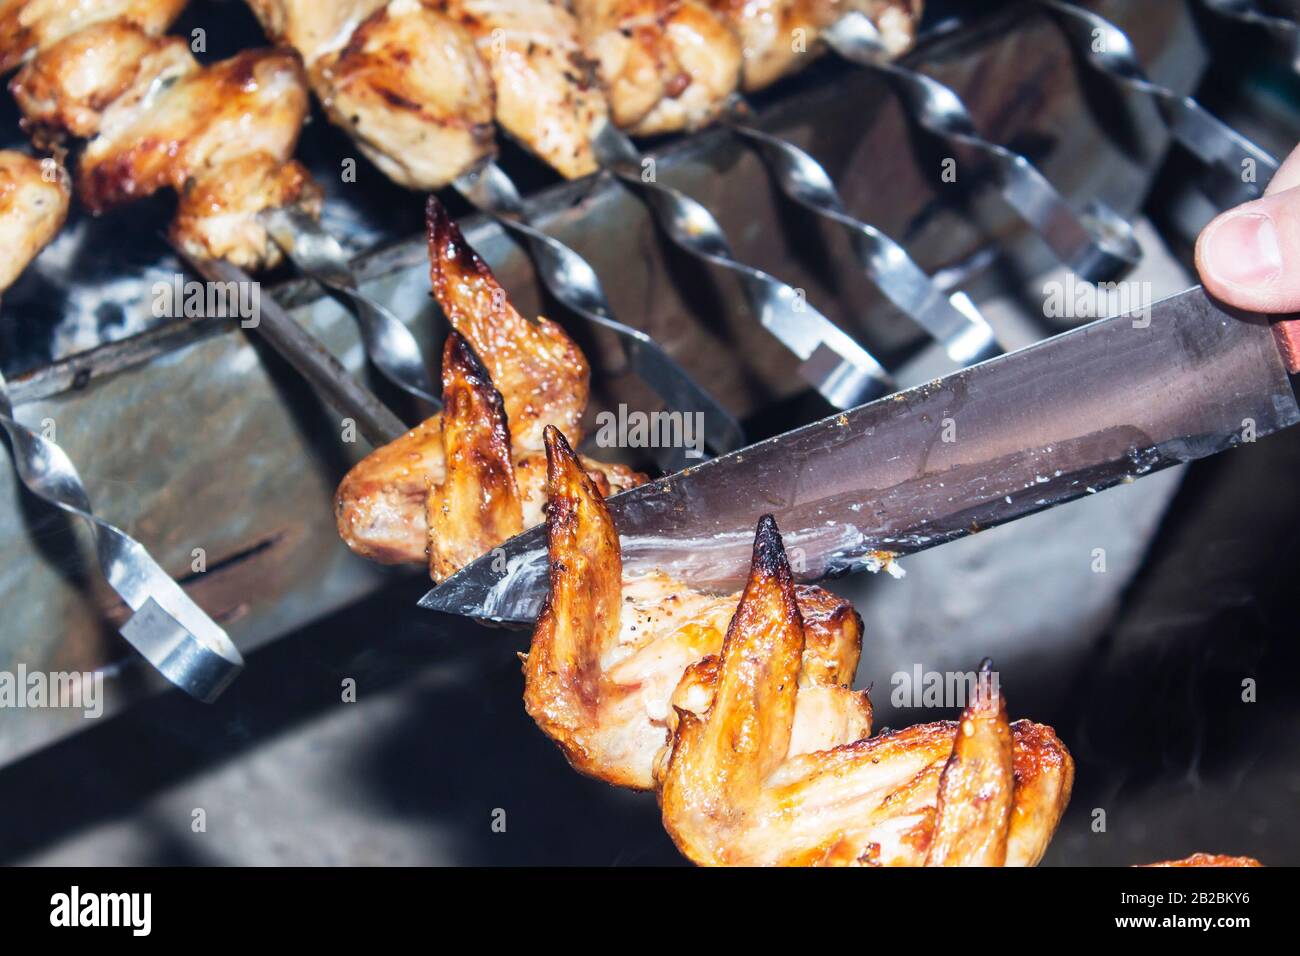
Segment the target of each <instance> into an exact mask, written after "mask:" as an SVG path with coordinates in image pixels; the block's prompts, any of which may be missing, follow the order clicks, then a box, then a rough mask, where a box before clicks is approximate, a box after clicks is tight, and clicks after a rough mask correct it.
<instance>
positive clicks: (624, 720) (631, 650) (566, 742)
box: [524, 428, 871, 789]
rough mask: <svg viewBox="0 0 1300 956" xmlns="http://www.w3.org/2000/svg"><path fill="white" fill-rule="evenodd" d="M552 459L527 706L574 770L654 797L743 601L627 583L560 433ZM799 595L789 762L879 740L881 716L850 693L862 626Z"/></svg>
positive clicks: (678, 587) (844, 606) (822, 597)
mask: <svg viewBox="0 0 1300 956" xmlns="http://www.w3.org/2000/svg"><path fill="white" fill-rule="evenodd" d="M546 461H547V482H546V484H547V493H548V507H547V514H546V528H547V539H548V546H549V549H550V558H551V562H550V568H551V571H550V573H551V593H550V596H549V598H548V599H547V601H546V603H545V604H544V606H543V608H542V612H541V614H540V616H539V617H538V622H537V628H536V630H535V632H534V634H533V641H532V645H531V648H530V649H529V652H528V655H527V658H526V661H525V663H524V675H525V683H524V706H525V707H526V708H527V710H528V713H529V714H530V715H531V716H532V718H533V719H534V720H535V721H536V722H537V724H538V726H539V727H541V728H542V730H543V731H544V732H545V733H546V734H547V735H548V736H549V737H551V738H552V739H553V740H555V741H556V742H557V743H558V744H559V745H560V747H561V749H562V750H563V751H564V753H565V756H566V757H568V759H569V762H570V763H571V764H572V765H573V767H574V768H575V769H577V770H579V771H580V772H582V773H586V774H589V775H590V776H593V777H598V778H600V779H602V780H606V781H608V782H610V783H614V784H618V785H620V786H627V787H635V788H639V789H649V788H651V787H652V786H653V785H654V781H653V778H652V773H651V771H652V768H653V765H654V760H655V757H656V756H657V755H658V753H659V752H660V751H661V750H663V748H664V745H665V744H666V742H667V726H668V720H669V717H670V713H671V709H670V706H669V701H670V698H671V697H672V696H673V691H674V689H675V688H676V687H677V685H678V682H679V680H680V679H681V677H682V673H683V672H684V671H686V670H687V668H688V667H689V666H691V665H692V664H693V663H695V662H697V661H699V660H700V659H701V658H703V657H705V656H706V655H709V654H716V653H717V652H718V650H719V649H720V648H721V646H722V639H723V633H724V631H725V629H726V623H727V621H728V620H730V618H731V616H732V614H733V613H734V611H735V608H736V602H737V600H738V598H739V595H735V594H732V595H721V596H720V595H710V594H704V593H702V592H699V591H694V590H692V589H691V588H689V587H687V586H686V585H684V584H682V583H680V582H678V581H674V580H672V579H671V578H669V577H668V576H667V575H653V576H650V577H645V578H637V579H628V580H624V579H623V576H622V562H621V558H620V555H619V546H618V534H617V532H616V531H615V530H614V525H613V522H612V521H611V519H610V516H609V511H608V510H607V509H606V507H605V504H604V501H603V495H602V493H601V489H600V488H599V487H597V485H596V484H595V482H593V481H592V480H591V478H590V477H589V474H588V469H586V468H584V467H583V466H582V464H581V463H580V462H579V460H578V458H577V456H576V455H575V454H574V453H573V451H572V449H571V448H570V447H569V444H568V442H567V441H566V440H565V438H564V436H563V435H562V434H561V433H560V432H559V431H558V430H557V429H554V428H548V429H547V431H546ZM795 594H796V600H797V603H798V605H799V608H800V611H801V613H802V615H803V616H804V619H806V620H807V621H808V641H807V645H806V647H805V648H803V649H802V657H801V660H800V663H799V666H798V667H797V668H796V670H797V674H796V679H797V681H798V684H799V686H800V688H801V691H800V697H799V706H798V710H797V714H796V719H795V728H794V733H793V738H792V740H791V743H790V750H791V752H792V753H803V752H807V751H811V750H817V749H821V748H824V747H831V746H834V745H836V744H838V743H844V742H846V741H849V740H856V739H857V738H858V737H860V736H865V735H866V734H868V733H869V732H870V730H871V704H870V701H869V700H868V699H867V697H866V694H865V693H854V692H853V691H850V690H848V688H847V685H848V683H849V682H850V681H852V679H853V673H854V671H855V670H856V669H857V664H858V654H859V651H860V648H861V640H862V622H861V619H860V618H858V616H857V614H856V613H854V611H853V608H852V607H850V606H849V604H848V602H847V601H844V600H842V599H840V598H837V597H836V596H835V595H833V594H830V593H829V592H827V591H825V590H823V589H821V588H817V587H800V588H797V589H796V591H795Z"/></svg>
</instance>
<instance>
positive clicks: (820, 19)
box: [713, 0, 921, 91]
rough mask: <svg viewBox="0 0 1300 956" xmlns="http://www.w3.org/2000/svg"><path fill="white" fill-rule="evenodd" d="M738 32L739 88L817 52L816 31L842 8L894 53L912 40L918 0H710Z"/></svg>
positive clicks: (754, 85)
mask: <svg viewBox="0 0 1300 956" xmlns="http://www.w3.org/2000/svg"><path fill="white" fill-rule="evenodd" d="M713 3H714V6H715V8H716V9H718V10H719V11H720V12H722V13H724V14H725V15H726V17H727V18H728V19H729V20H730V22H731V23H732V24H733V25H734V26H735V28H736V30H737V32H738V33H739V34H740V40H741V47H742V49H743V51H744V53H743V55H744V71H743V73H744V76H743V83H742V85H743V87H744V89H745V90H747V91H753V90H759V89H762V88H763V87H765V86H768V85H770V84H772V83H774V82H775V81H777V80H779V79H780V78H781V77H783V76H785V75H787V74H789V73H793V72H795V71H796V70H798V69H800V68H801V67H802V66H803V65H804V64H806V63H808V62H810V61H811V59H812V56H814V55H816V53H817V52H818V37H819V35H820V34H821V31H822V30H824V29H825V28H826V27H828V26H830V25H831V24H832V23H834V22H835V21H836V20H837V19H838V18H839V17H841V16H843V15H844V14H845V13H846V12H849V11H853V10H857V11H861V12H862V13H865V14H866V15H867V16H868V17H870V18H871V21H872V22H873V23H874V24H875V25H876V28H877V29H878V30H879V31H880V39H881V42H882V43H883V45H884V46H885V48H886V49H888V50H889V52H890V53H892V54H894V55H895V56H897V55H898V54H900V53H902V52H904V51H905V50H906V49H907V48H908V47H910V46H911V45H912V42H913V40H914V39H915V34H916V24H917V23H918V22H919V21H920V19H921V0H713Z"/></svg>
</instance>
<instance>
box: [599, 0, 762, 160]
mask: <svg viewBox="0 0 1300 956" xmlns="http://www.w3.org/2000/svg"><path fill="white" fill-rule="evenodd" d="M573 11H574V14H575V15H576V16H577V19H578V25H579V28H580V31H581V36H582V42H583V44H584V46H585V47H586V51H587V55H588V56H589V57H591V58H592V59H593V60H595V62H596V64H597V69H598V72H599V76H600V78H601V80H602V82H603V83H604V85H605V89H606V93H607V95H608V98H609V109H610V114H611V115H612V117H613V119H614V122H615V123H616V124H617V125H619V126H621V127H623V128H625V129H628V130H630V131H631V132H633V133H636V134H639V135H650V134H654V133H666V132H671V131H674V130H681V129H688V130H689V129H696V128H698V127H700V126H703V125H705V124H707V123H709V122H710V121H712V120H713V119H715V118H716V117H717V116H718V114H719V113H720V112H721V110H722V107H723V104H724V103H725V102H726V100H727V97H728V96H730V95H731V94H732V92H733V91H734V90H735V89H736V84H737V82H739V79H740V65H741V53H740V41H739V40H738V38H737V36H736V33H735V31H734V30H733V29H732V27H731V25H730V24H729V23H728V22H727V20H726V18H725V17H724V16H722V15H719V14H718V13H715V12H714V11H713V10H712V9H710V7H709V4H708V3H707V2H704V0H574V3H573Z"/></svg>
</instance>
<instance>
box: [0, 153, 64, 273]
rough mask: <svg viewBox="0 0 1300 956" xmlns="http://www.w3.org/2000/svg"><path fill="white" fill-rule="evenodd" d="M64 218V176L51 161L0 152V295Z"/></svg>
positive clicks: (61, 223)
mask: <svg viewBox="0 0 1300 956" xmlns="http://www.w3.org/2000/svg"><path fill="white" fill-rule="evenodd" d="M67 215H68V182H67V176H66V174H65V173H64V172H63V170H62V169H61V168H59V167H58V166H56V165H54V161H53V160H47V161H46V162H45V163H42V161H41V160H39V159H35V158H33V157H31V156H28V155H27V154H25V153H19V152H15V151H13V150H9V149H5V150H0V249H4V253H5V254H4V257H3V258H0V292H3V291H4V290H5V289H7V288H9V286H10V285H12V284H13V282H14V280H15V279H17V278H18V276H19V274H20V273H21V272H22V271H23V270H24V269H25V268H27V265H28V263H30V262H31V261H32V259H34V258H36V254H37V253H38V252H40V251H41V250H42V249H43V248H45V246H46V244H48V243H49V241H50V240H51V239H53V238H54V234H55V233H57V232H58V231H59V229H60V227H62V225H63V221H64V219H66V218H67Z"/></svg>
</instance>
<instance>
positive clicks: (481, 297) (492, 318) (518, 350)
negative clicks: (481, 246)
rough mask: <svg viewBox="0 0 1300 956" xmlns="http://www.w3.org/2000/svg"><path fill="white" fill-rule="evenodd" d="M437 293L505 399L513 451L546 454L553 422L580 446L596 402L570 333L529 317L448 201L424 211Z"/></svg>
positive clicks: (432, 201)
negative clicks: (586, 415) (587, 413)
mask: <svg viewBox="0 0 1300 956" xmlns="http://www.w3.org/2000/svg"><path fill="white" fill-rule="evenodd" d="M426 221H427V224H428V238H429V276H430V279H431V281H432V284H433V295H434V298H436V299H437V300H438V304H439V305H440V306H442V310H443V312H445V313H446V315H447V318H448V320H450V322H451V324H452V326H453V327H454V328H455V329H456V331H457V332H459V333H460V334H461V335H463V336H464V337H465V339H466V340H467V341H468V342H469V343H470V345H471V346H472V347H473V349H474V351H475V353H476V354H477V355H478V356H479V357H480V358H481V359H482V360H483V364H484V365H486V366H487V369H488V372H489V373H490V374H491V376H492V382H493V383H494V384H495V385H496V387H497V388H498V389H499V390H500V391H501V394H502V396H504V398H505V405H506V416H507V417H508V418H509V419H510V439H511V442H512V443H513V445H514V449H515V454H516V455H518V454H521V453H525V452H541V451H542V450H543V444H542V432H543V430H544V429H545V428H546V426H547V425H554V426H556V427H557V428H559V429H560V430H561V431H562V432H564V434H565V436H566V437H567V438H568V439H569V440H570V441H572V442H573V443H574V444H577V443H578V442H580V441H581V440H582V424H581V423H582V413H583V411H584V410H585V409H586V407H587V401H588V399H589V398H590V394H591V386H590V377H591V376H590V369H589V368H588V366H587V360H586V358H585V357H584V356H583V354H582V352H581V350H579V348H578V346H577V345H576V344H575V343H574V341H573V340H572V339H571V338H569V337H568V336H567V335H566V334H565V333H564V330H563V329H561V328H560V327H559V326H558V325H556V324H555V323H554V322H552V321H550V320H549V319H545V318H540V317H539V318H537V319H536V320H534V321H530V320H528V319H525V318H524V317H523V316H522V315H520V314H519V312H518V311H517V310H516V309H515V307H514V306H513V305H511V304H510V299H509V297H508V296H507V295H506V293H505V290H504V289H503V288H501V285H500V283H498V282H497V280H496V277H495V276H493V275H492V270H491V269H489V268H488V265H487V263H486V262H484V261H483V260H482V258H480V256H479V255H478V253H477V252H475V251H474V250H473V249H472V248H470V246H469V243H467V242H466V241H465V237H464V236H462V235H461V232H460V227H459V226H457V225H456V222H455V220H453V219H452V218H451V216H449V215H448V214H447V210H446V209H445V208H444V207H443V205H442V203H440V202H438V200H437V199H436V198H434V197H432V196H430V197H429V202H428V207H427V211H426Z"/></svg>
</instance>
